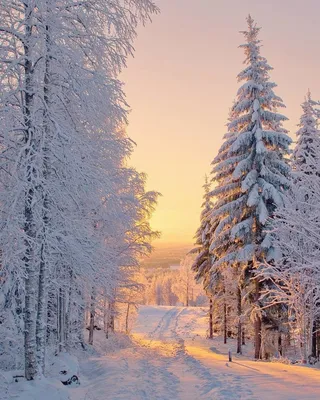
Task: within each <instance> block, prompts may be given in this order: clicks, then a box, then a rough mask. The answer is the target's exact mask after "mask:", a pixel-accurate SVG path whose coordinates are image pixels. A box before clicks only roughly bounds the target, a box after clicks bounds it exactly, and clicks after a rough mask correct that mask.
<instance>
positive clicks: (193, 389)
mask: <svg viewBox="0 0 320 400" xmlns="http://www.w3.org/2000/svg"><path fill="white" fill-rule="evenodd" d="M205 329H206V318H205V311H204V310H202V309H199V308H183V307H141V308H140V312H139V318H138V320H137V323H136V326H135V329H134V332H133V338H132V342H131V341H130V342H129V341H128V342H126V343H125V344H124V345H123V346H120V347H121V348H117V349H116V350H115V351H114V352H109V353H108V354H107V355H105V356H101V357H92V358H89V359H87V360H84V361H83V362H82V363H81V373H82V381H83V384H82V385H81V387H79V388H74V389H71V397H72V400H106V399H108V400H116V399H119V400H120V399H123V400H140V399H141V400H175V399H186V400H188V399H190V400H191V399H192V400H196V399H212V400H222V399H223V400H229V399H230V400H232V399H257V400H264V399H266V400H278V399H279V400H282V399H283V400H295V399H297V400H298V399H299V400H302V399H303V400H311V399H315V400H316V399H320V371H319V370H317V369H312V368H307V367H299V366H291V365H285V364H280V363H264V362H255V361H252V360H250V359H248V358H245V357H238V358H237V357H234V361H233V362H232V363H229V362H227V357H226V351H227V348H226V347H224V346H223V345H222V346H221V345H220V342H219V341H218V340H214V341H209V340H206V339H204V336H205ZM229 345H230V344H229ZM231 346H232V343H231Z"/></svg>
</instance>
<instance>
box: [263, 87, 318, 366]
mask: <svg viewBox="0 0 320 400" xmlns="http://www.w3.org/2000/svg"><path fill="white" fill-rule="evenodd" d="M315 105H316V103H315V102H314V101H313V100H312V98H311V94H310V91H309V92H308V94H307V96H306V98H305V101H304V102H303V103H302V110H303V113H302V116H301V118H300V123H299V130H298V131H297V143H296V146H295V149H294V152H293V157H292V169H293V171H292V190H290V191H288V193H287V196H286V202H285V206H284V207H281V208H280V209H278V210H277V218H276V219H275V220H274V222H273V228H274V229H273V231H274V233H273V245H274V247H275V249H277V250H278V251H277V252H278V255H279V256H278V257H277V258H276V263H275V265H273V264H270V265H268V266H266V267H265V268H264V271H263V273H264V276H266V277H267V278H268V277H271V278H272V279H273V280H274V281H276V283H277V285H276V286H275V287H272V288H270V290H269V291H268V292H269V293H268V295H269V297H270V301H271V303H272V302H273V301H276V302H281V303H283V304H285V305H286V307H287V308H288V311H289V314H290V313H292V314H293V315H294V316H295V318H294V321H295V322H294V326H293V329H294V331H295V333H298V336H299V341H300V348H301V356H302V359H303V360H305V362H306V361H307V359H308V356H309V355H312V356H314V357H316V356H317V350H318V351H320V349H319V348H318V349H317V346H318V344H317V340H316V339H317V330H318V329H319V318H320V307H319V302H320V293H319V287H320V278H319V276H320V274H319V272H320V270H319V266H318V260H319V255H320V247H319V240H318V238H319V234H320V229H319V227H320V208H319V201H320V195H319V193H320V191H319V188H320V131H319V128H318V119H317V114H318V111H317V109H316V108H315Z"/></svg>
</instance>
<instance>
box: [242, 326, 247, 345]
mask: <svg viewBox="0 0 320 400" xmlns="http://www.w3.org/2000/svg"><path fill="white" fill-rule="evenodd" d="M245 344H246V335H245V330H244V328H242V346H245Z"/></svg>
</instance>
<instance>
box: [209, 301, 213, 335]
mask: <svg viewBox="0 0 320 400" xmlns="http://www.w3.org/2000/svg"><path fill="white" fill-rule="evenodd" d="M209 339H213V300H212V297H210V308H209Z"/></svg>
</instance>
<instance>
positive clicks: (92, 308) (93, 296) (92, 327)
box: [89, 289, 95, 345]
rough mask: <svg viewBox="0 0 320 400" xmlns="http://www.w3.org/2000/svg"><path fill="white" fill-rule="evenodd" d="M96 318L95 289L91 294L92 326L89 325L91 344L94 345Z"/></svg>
mask: <svg viewBox="0 0 320 400" xmlns="http://www.w3.org/2000/svg"><path fill="white" fill-rule="evenodd" d="M94 316H95V294H94V289H93V290H92V294H91V305H90V324H89V344H90V345H93V331H94Z"/></svg>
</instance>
